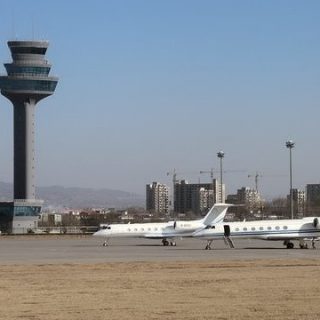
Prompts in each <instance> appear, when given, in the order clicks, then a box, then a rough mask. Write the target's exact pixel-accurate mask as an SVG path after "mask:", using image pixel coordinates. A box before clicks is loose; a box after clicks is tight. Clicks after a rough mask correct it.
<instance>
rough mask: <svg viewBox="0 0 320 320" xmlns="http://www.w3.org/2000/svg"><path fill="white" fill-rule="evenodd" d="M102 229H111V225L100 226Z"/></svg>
mask: <svg viewBox="0 0 320 320" xmlns="http://www.w3.org/2000/svg"><path fill="white" fill-rule="evenodd" d="M102 229H109V230H110V229H111V227H110V226H102Z"/></svg>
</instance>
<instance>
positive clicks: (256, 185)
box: [248, 172, 286, 192]
mask: <svg viewBox="0 0 320 320" xmlns="http://www.w3.org/2000/svg"><path fill="white" fill-rule="evenodd" d="M285 176H286V175H285V174H273V175H262V174H261V173H259V172H256V173H255V174H248V178H252V177H254V184H255V190H256V191H257V192H258V183H259V179H260V178H262V177H285Z"/></svg>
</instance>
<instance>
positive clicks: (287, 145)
mask: <svg viewBox="0 0 320 320" xmlns="http://www.w3.org/2000/svg"><path fill="white" fill-rule="evenodd" d="M294 145H295V143H294V142H293V141H292V140H288V141H286V147H287V148H288V149H289V152H290V214H291V219H293V192H292V148H294Z"/></svg>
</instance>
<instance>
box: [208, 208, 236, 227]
mask: <svg viewBox="0 0 320 320" xmlns="http://www.w3.org/2000/svg"><path fill="white" fill-rule="evenodd" d="M232 206H233V204H230V203H215V204H214V205H213V207H212V208H211V209H210V210H209V212H208V213H207V215H206V216H205V217H204V218H203V224H204V225H206V226H212V225H213V224H216V223H219V222H222V221H223V219H224V217H225V215H226V213H227V210H228V208H229V207H232Z"/></svg>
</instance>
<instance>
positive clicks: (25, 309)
mask: <svg viewBox="0 0 320 320" xmlns="http://www.w3.org/2000/svg"><path fill="white" fill-rule="evenodd" d="M319 279H320V261H319V260H289V261H288V260H272V261H268V260H254V261H246V262H241V261H230V262H223V261H219V262H215V261H203V262H176V263H173V262H172V263H171V262H162V263H149V262H140V263H105V264H88V265H85V264H82V265H81V264H62V265H32V266H30V265H13V266H12V265H10V266H0V289H1V295H0V307H1V313H0V319H12V320H13V319H49V320H53V319H70V320H79V319H95V320H100V319H108V320H110V319H133V320H134V319H139V320H140V319H186V320H189V319H190V320H191V319H221V320H222V319H226V320H229V319H237V320H241V319H270V320H271V319H272V320H274V319H290V320H292V319H310V320H311V319H314V320H316V319H319V316H318V315H319V305H320V298H319V283H318V281H319Z"/></svg>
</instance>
